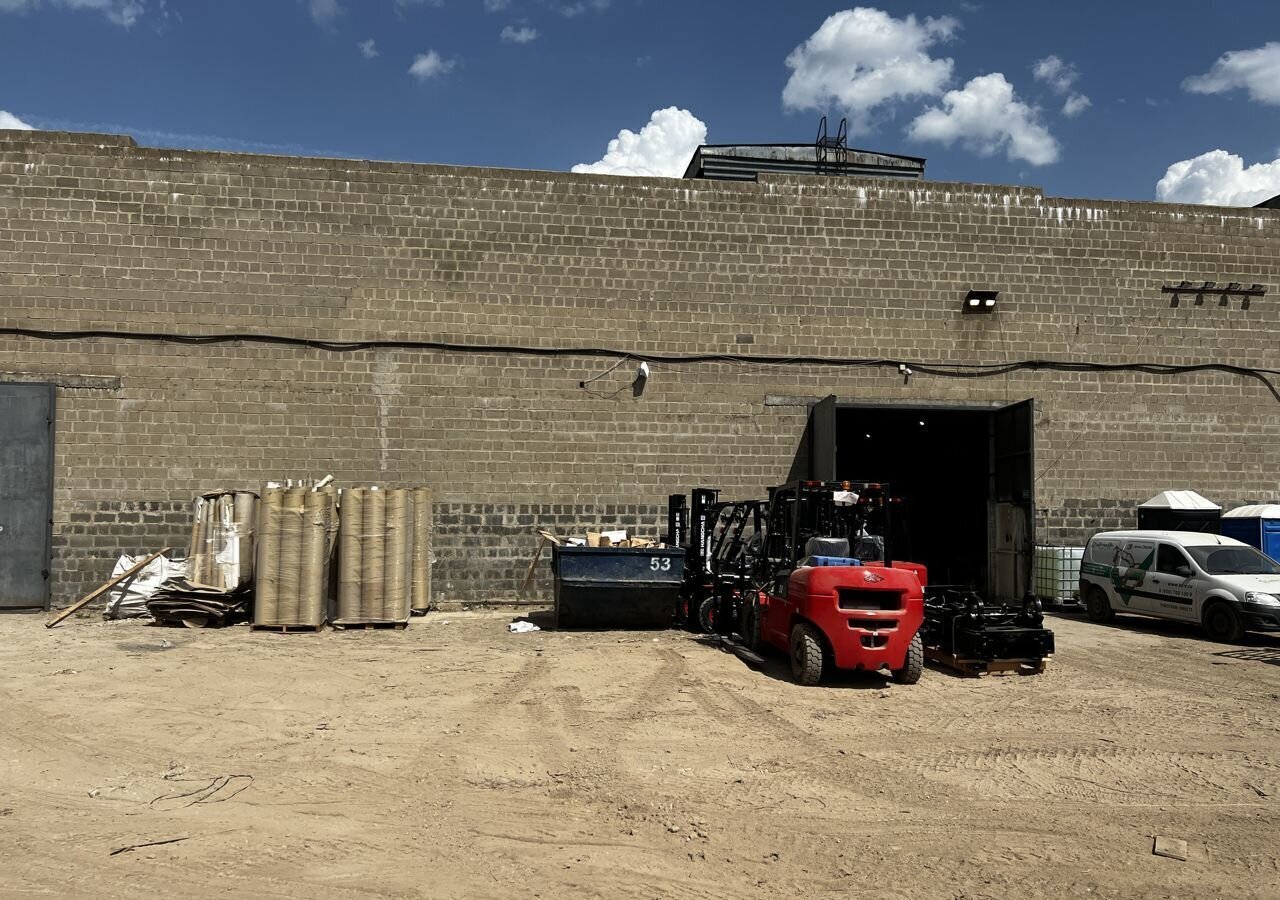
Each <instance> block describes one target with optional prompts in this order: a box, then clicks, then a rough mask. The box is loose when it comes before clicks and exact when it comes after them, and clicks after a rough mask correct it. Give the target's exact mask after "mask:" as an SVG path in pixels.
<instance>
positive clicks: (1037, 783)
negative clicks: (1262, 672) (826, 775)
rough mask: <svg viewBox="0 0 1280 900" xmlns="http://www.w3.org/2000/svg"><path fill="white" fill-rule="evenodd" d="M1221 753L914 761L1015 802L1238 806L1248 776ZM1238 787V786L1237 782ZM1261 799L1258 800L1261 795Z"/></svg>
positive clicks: (1107, 752) (1110, 752)
mask: <svg viewBox="0 0 1280 900" xmlns="http://www.w3.org/2000/svg"><path fill="white" fill-rule="evenodd" d="M1229 768H1234V766H1233V765H1232V764H1231V763H1230V762H1229V761H1228V760H1227V759H1226V758H1225V757H1224V755H1223V754H1221V753H1208V752H1195V751H1185V752H1178V751H1168V750H1150V751H1148V750H1135V749H1126V748H1099V749H1091V748H1069V749H1010V748H1001V749H981V750H954V749H953V750H944V751H942V752H940V753H936V754H933V755H932V756H930V757H928V758H927V759H925V760H923V761H921V762H920V763H918V764H917V765H916V766H915V767H914V771H915V773H916V774H917V775H918V776H919V777H921V778H923V779H926V780H929V781H934V782H942V783H945V784H948V785H950V786H953V787H956V788H959V789H961V790H963V791H966V792H971V793H973V794H975V795H980V796H988V795H990V794H991V792H992V791H995V792H998V793H999V794H1000V795H1001V796H1006V797H1008V798H1010V799H1014V800H1036V799H1044V798H1047V797H1054V798H1058V799H1062V800H1067V801H1072V802H1077V803H1104V804H1108V805H1128V804H1133V805H1139V806H1156V805H1169V804H1178V805H1182V804H1194V805H1214V804H1221V803H1225V804H1230V805H1235V804H1237V803H1239V802H1240V801H1242V800H1244V799H1245V796H1244V793H1243V792H1242V791H1241V790H1240V789H1239V787H1238V785H1242V784H1243V779H1242V778H1231V777H1229V776H1227V771H1228V769H1229ZM1232 782H1234V784H1235V785H1236V786H1233V783H1232ZM1255 799H1256V798H1255Z"/></svg>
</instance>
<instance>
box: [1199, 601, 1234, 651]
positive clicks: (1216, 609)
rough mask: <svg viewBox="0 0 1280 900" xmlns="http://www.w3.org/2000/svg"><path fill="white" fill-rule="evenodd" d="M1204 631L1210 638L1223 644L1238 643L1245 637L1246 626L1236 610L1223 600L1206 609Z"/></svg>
mask: <svg viewBox="0 0 1280 900" xmlns="http://www.w3.org/2000/svg"><path fill="white" fill-rule="evenodd" d="M1204 631H1205V634H1207V635H1208V636H1209V639H1210V640H1214V641H1219V642H1220V643H1223V644H1234V643H1237V642H1238V641H1239V640H1240V639H1241V638H1242V637H1244V626H1243V625H1241V624H1240V617H1239V616H1238V615H1236V611H1235V610H1234V609H1232V608H1231V607H1230V606H1228V605H1227V604H1226V603H1223V602H1221V601H1219V602H1217V603H1211V604H1209V608H1208V609H1206V610H1205V611H1204Z"/></svg>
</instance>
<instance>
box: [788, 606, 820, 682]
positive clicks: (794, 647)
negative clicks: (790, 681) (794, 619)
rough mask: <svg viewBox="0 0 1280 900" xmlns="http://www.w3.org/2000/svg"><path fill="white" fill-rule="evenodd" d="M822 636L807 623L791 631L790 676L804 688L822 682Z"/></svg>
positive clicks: (802, 623)
mask: <svg viewBox="0 0 1280 900" xmlns="http://www.w3.org/2000/svg"><path fill="white" fill-rule="evenodd" d="M822 657H823V652H822V636H821V635H820V634H818V629H816V628H814V627H813V626H812V625H810V624H809V623H808V622H801V623H799V624H798V625H796V627H795V628H793V629H791V674H792V676H794V678H795V680H796V681H797V682H798V683H800V684H803V685H805V686H806V687H809V686H812V685H815V684H817V683H818V682H819V681H821V680H822Z"/></svg>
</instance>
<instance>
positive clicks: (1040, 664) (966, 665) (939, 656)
mask: <svg viewBox="0 0 1280 900" xmlns="http://www.w3.org/2000/svg"><path fill="white" fill-rule="evenodd" d="M924 655H925V659H928V660H932V661H933V662H936V663H939V664H941V665H944V666H946V667H947V668H949V669H952V670H953V671H955V672H958V673H959V674H961V675H966V676H968V677H970V678H979V677H981V676H983V675H1040V674H1042V673H1043V672H1044V670H1045V669H1047V668H1048V667H1049V657H1045V658H1044V659H995V660H991V659H964V658H963V657H960V656H956V655H955V654H953V653H944V652H942V651H941V650H933V649H930V648H928V647H926V648H925V650H924Z"/></svg>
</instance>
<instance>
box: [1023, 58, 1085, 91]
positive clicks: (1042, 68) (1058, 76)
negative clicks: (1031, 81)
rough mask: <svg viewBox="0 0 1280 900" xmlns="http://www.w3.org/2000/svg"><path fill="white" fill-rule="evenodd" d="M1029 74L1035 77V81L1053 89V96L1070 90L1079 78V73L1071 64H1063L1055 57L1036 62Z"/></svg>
mask: <svg viewBox="0 0 1280 900" xmlns="http://www.w3.org/2000/svg"><path fill="white" fill-rule="evenodd" d="M1031 73H1032V74H1033V75H1035V77H1036V81H1043V82H1044V83H1045V84H1047V85H1049V87H1050V88H1052V89H1053V92H1054V93H1055V94H1065V93H1066V92H1067V91H1069V90H1071V85H1073V84H1075V83H1076V79H1077V78H1079V77H1080V73H1079V72H1078V71H1077V70H1076V67H1075V66H1073V65H1072V64H1071V63H1068V62H1063V61H1062V60H1061V59H1060V58H1059V57H1057V56H1046V57H1045V58H1044V59H1039V60H1036V64H1035V65H1034V66H1032V67H1031Z"/></svg>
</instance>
